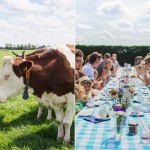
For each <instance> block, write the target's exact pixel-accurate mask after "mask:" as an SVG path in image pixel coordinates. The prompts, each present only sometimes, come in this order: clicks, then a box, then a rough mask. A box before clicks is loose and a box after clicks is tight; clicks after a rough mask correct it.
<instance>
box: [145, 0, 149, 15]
mask: <svg viewBox="0 0 150 150" xmlns="http://www.w3.org/2000/svg"><path fill="white" fill-rule="evenodd" d="M143 8H144V10H145V11H146V12H147V13H150V2H149V1H148V2H146V3H144V4H143Z"/></svg>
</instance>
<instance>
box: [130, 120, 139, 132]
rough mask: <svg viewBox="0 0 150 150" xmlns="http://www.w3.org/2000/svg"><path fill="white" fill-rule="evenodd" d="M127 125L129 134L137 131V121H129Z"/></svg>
mask: <svg viewBox="0 0 150 150" xmlns="http://www.w3.org/2000/svg"><path fill="white" fill-rule="evenodd" d="M128 125H129V134H131V135H134V134H137V133H138V123H136V122H130V123H128Z"/></svg>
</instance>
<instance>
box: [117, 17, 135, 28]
mask: <svg viewBox="0 0 150 150" xmlns="http://www.w3.org/2000/svg"><path fill="white" fill-rule="evenodd" d="M117 23H118V25H119V26H120V27H122V28H132V27H133V24H132V22H130V21H129V20H126V19H119V20H118V22H117Z"/></svg>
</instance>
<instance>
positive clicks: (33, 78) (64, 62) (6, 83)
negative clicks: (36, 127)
mask: <svg viewBox="0 0 150 150" xmlns="http://www.w3.org/2000/svg"><path fill="white" fill-rule="evenodd" d="M27 71H28V72H30V78H29V92H31V93H33V94H34V95H35V96H37V97H38V99H39V110H38V117H40V116H41V114H42V103H43V102H45V103H46V104H47V105H48V108H49V112H48V119H51V107H52V108H53V109H54V111H55V114H56V120H57V123H58V134H57V139H59V140H62V139H63V141H64V142H65V143H69V142H70V127H71V124H72V120H73V115H74V101H75V97H74V54H73V53H72V52H71V51H70V49H69V48H67V47H66V46H61V47H55V48H46V49H40V50H37V51H35V52H33V53H31V54H28V55H26V56H25V59H24V60H22V59H18V58H15V59H13V58H12V57H11V56H5V57H4V58H3V66H2V69H1V80H0V102H5V101H6V100H7V99H8V98H11V97H13V96H16V95H19V94H23V92H24V90H25V87H26V81H27V77H26V74H27ZM65 104H66V105H67V108H66V114H65V115H64V113H63V107H64V105H65ZM63 126H64V127H65V135H64V130H63Z"/></svg>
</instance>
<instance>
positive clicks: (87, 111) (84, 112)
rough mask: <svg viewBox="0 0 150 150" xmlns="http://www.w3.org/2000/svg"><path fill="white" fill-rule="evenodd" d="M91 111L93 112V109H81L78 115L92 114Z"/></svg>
mask: <svg viewBox="0 0 150 150" xmlns="http://www.w3.org/2000/svg"><path fill="white" fill-rule="evenodd" d="M93 112H94V109H82V110H81V111H80V112H79V116H82V117H87V116H92V114H93Z"/></svg>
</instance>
